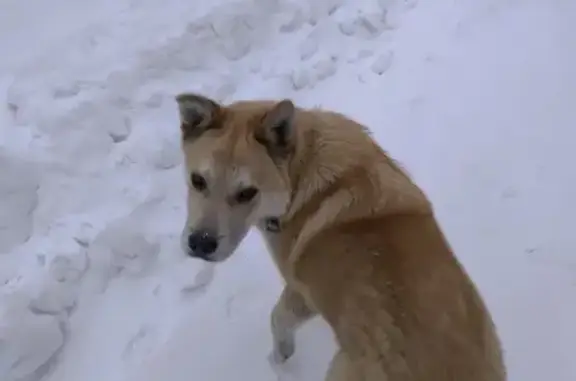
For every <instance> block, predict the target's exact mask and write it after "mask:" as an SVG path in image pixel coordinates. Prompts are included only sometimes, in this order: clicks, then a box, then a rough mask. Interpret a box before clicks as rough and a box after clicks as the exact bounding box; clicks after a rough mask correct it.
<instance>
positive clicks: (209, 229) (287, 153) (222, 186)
mask: <svg viewBox="0 0 576 381" xmlns="http://www.w3.org/2000/svg"><path fill="white" fill-rule="evenodd" d="M176 101H177V103H178V107H179V111H180V123H181V133H182V149H183V152H184V158H185V168H186V176H187V181H188V202H187V205H188V217H187V220H186V225H185V227H184V229H183V232H182V246H183V248H184V250H185V251H186V252H187V253H188V254H189V255H190V256H192V257H198V258H201V259H204V260H207V261H211V262H218V261H223V260H225V259H227V258H228V257H230V255H232V253H233V252H234V251H235V250H236V248H237V247H238V245H239V244H240V242H241V241H242V239H243V238H244V237H245V236H246V233H247V232H248V230H249V229H250V227H251V226H253V225H256V224H259V223H262V221H264V220H265V219H268V218H271V217H272V218H273V217H277V216H280V215H282V214H283V213H284V212H285V211H286V208H287V205H288V203H289V200H290V179H289V175H288V162H289V160H290V157H291V155H292V153H293V151H294V143H295V142H294V140H295V138H294V136H295V130H294V128H293V126H294V117H295V112H296V111H295V107H294V105H293V103H292V102H291V101H289V100H283V101H280V102H277V103H274V102H256V101H254V102H248V101H246V102H237V103H234V104H231V105H228V106H224V105H221V104H218V103H217V102H216V101H214V100H211V99H208V98H206V97H204V96H201V95H198V94H180V95H178V96H177V97H176Z"/></svg>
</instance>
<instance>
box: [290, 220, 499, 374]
mask: <svg viewBox="0 0 576 381" xmlns="http://www.w3.org/2000/svg"><path fill="white" fill-rule="evenodd" d="M295 270H296V275H297V277H298V279H299V280H300V281H301V282H302V283H303V284H305V285H306V288H307V289H308V291H309V295H310V298H311V299H312V300H313V301H314V304H315V307H316V308H317V310H318V311H319V312H320V314H322V316H323V317H324V318H325V319H326V320H327V321H328V323H329V324H330V325H331V326H332V328H333V330H334V332H335V334H336V338H337V341H338V343H339V345H340V348H341V350H342V352H343V355H340V358H341V360H336V361H348V362H351V364H350V365H348V366H349V367H352V369H350V370H348V371H349V372H351V373H350V378H347V379H349V380H362V379H365V380H393V381H437V380H467V381H487V380H491V381H501V380H504V379H505V377H504V372H503V364H502V359H501V354H500V346H499V343H498V340H497V338H496V336H495V332H494V327H493V325H492V322H491V319H490V317H489V315H488V313H487V311H486V309H485V307H484V304H483V302H482V300H481V299H480V297H479V295H478V293H477V291H476V289H475V287H474V285H473V284H472V283H471V282H470V280H469V279H468V277H467V276H466V275H465V273H464V272H463V270H462V268H461V267H460V265H459V264H458V262H457V261H456V259H455V258H454V257H453V255H452V254H451V252H450V250H449V248H448V245H447V243H446V242H445V240H444V238H443V235H442V233H441V231H440V230H439V228H438V226H437V224H436V222H435V219H434V217H433V216H432V215H431V214H426V213H412V214H410V213H407V214H398V215H389V216H382V217H369V218H366V219H364V220H361V221H355V222H350V223H345V224H342V225H336V226H334V227H332V228H329V229H326V230H325V231H323V232H321V233H320V234H318V235H317V236H315V237H314V238H313V239H311V240H310V242H309V244H308V245H307V247H306V250H305V252H304V253H303V254H302V256H301V259H300V261H299V262H298V264H297V266H296V267H295ZM342 359H343V360H342ZM340 366H342V365H340ZM341 372H342V370H341V371H340V372H339V373H341ZM360 375H363V377H364V378H361V376H360ZM340 376H342V375H340Z"/></svg>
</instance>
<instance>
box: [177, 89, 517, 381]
mask: <svg viewBox="0 0 576 381" xmlns="http://www.w3.org/2000/svg"><path fill="white" fill-rule="evenodd" d="M182 99H183V98H179V103H180V105H181V116H182V121H183V127H182V128H183V136H184V139H183V144H182V147H183V151H184V154H185V157H186V168H187V171H188V173H190V172H193V171H195V170H197V169H198V168H200V167H199V166H201V165H206V163H210V164H208V165H207V166H208V167H209V168H211V170H212V171H215V175H214V176H215V178H219V179H222V181H221V184H225V185H221V189H222V190H223V191H222V192H223V194H224V193H226V192H230V189H232V188H233V186H232V185H230V183H231V182H234V181H235V180H234V173H238V172H241V173H243V176H244V180H245V181H250V182H251V185H254V186H256V187H258V188H259V189H260V195H259V199H258V200H255V201H254V204H253V205H252V206H251V209H250V211H245V212H242V213H240V212H235V211H234V207H231V206H228V207H222V205H212V204H211V203H213V202H214V200H212V201H205V200H203V199H201V198H199V196H198V195H195V194H194V193H195V192H194V190H193V189H191V190H190V192H189V213H190V214H194V213H196V214H199V215H202V214H203V213H208V214H218V213H221V214H222V215H223V216H225V217H226V218H231V219H232V220H233V221H234V222H232V224H242V223H241V222H239V220H242V221H244V225H242V227H240V228H233V229H232V230H234V229H237V230H242V231H243V229H245V228H246V226H248V227H249V226H252V225H256V226H258V227H259V228H260V230H261V231H262V233H263V235H264V237H265V239H266V242H267V244H268V247H269V249H270V252H271V253H272V256H273V258H274V261H275V263H276V265H277V266H278V269H279V271H280V273H281V274H282V276H283V278H284V279H285V281H286V286H285V289H284V291H283V292H282V295H281V297H280V299H279V300H278V303H277V304H276V306H275V307H274V310H273V311H272V314H271V324H272V332H273V335H274V350H273V354H272V356H273V358H274V359H275V361H279V362H281V361H285V360H286V359H287V358H288V357H290V356H291V355H292V353H293V351H294V332H295V330H296V329H297V328H298V327H299V326H300V325H302V324H303V323H304V322H306V321H307V320H309V319H310V318H312V317H313V316H315V315H316V314H317V313H318V314H320V315H321V316H322V317H323V318H324V319H325V320H326V321H327V322H328V324H329V325H330V326H331V328H332V329H333V331H334V334H335V337H336V340H337V343H338V346H339V350H338V352H337V354H336V355H335V357H334V359H333V360H332V363H331V365H330V370H329V372H328V374H327V375H326V380H327V381H376V380H378V381H387V380H388V381H503V380H505V379H506V372H505V367H504V363H503V359H502V353H501V348H500V343H499V339H498V337H497V334H496V331H495V328H494V325H493V323H492V320H491V317H490V314H489V312H488V311H487V309H486V307H485V305H484V302H483V300H482V298H481V296H480V295H479V293H478V292H477V290H476V287H475V286H474V284H473V282H472V281H471V279H470V278H469V277H468V275H467V274H466V272H465V270H464V269H463V268H462V266H461V265H460V263H459V262H458V260H457V259H456V257H455V256H454V254H453V253H452V250H451V248H450V246H449V244H448V243H447V241H446V239H445V237H444V234H443V233H442V231H441V229H440V227H439V225H438V222H437V221H436V218H435V216H434V212H433V208H432V206H431V204H430V202H429V201H428V199H427V197H426V196H425V195H424V193H423V192H422V191H421V190H420V189H419V187H418V186H417V185H415V184H414V183H413V182H412V181H411V179H410V178H409V177H408V176H407V174H406V173H405V172H404V171H403V170H402V169H401V168H400V167H399V166H398V165H397V164H396V163H395V162H394V161H393V160H392V159H391V158H390V157H389V156H388V155H387V154H386V153H385V152H384V151H383V150H382V149H381V148H380V147H379V146H378V145H377V144H376V143H375V141H374V140H373V139H372V138H371V137H370V135H369V134H368V133H367V132H366V129H365V128H364V127H363V126H361V125H359V124H358V123H355V122H354V121H352V120H350V119H349V118H347V117H345V116H343V115H340V114H337V113H334V112H329V111H322V110H305V109H300V108H296V109H295V110H294V115H293V118H292V119H290V125H291V126H292V130H291V131H290V133H288V136H287V138H288V150H287V152H288V154H285V155H284V154H282V155H280V154H279V156H278V157H275V156H274V155H275V153H274V152H276V151H274V147H272V149H269V148H270V147H269V146H267V144H268V145H272V146H274V144H276V142H274V141H270V139H272V138H271V137H270V136H272V135H270V134H269V131H270V130H266V128H270V125H267V124H270V123H272V124H273V123H276V122H277V121H278V120H281V119H282V118H284V117H285V116H286V115H288V114H289V113H290V109H289V107H288V106H286V104H284V105H283V106H282V107H283V108H282V107H279V106H278V104H277V103H276V102H271V101H250V102H248V101H244V102H237V103H234V104H232V105H229V106H223V105H219V106H218V108H217V109H215V110H213V111H214V112H213V113H212V114H211V113H210V112H208V113H207V114H205V115H204V117H207V118H208V119H207V121H206V123H207V124H210V123H211V124H213V125H214V126H216V127H217V128H214V129H207V130H206V131H202V133H199V132H198V131H194V130H192V129H190V126H187V125H186V120H187V119H186V117H185V114H184V113H182V104H183V103H184V102H183V101H182ZM270 115H271V116H270ZM275 118H276V119H275ZM278 118H280V119H278ZM269 119H270V120H271V121H272V122H270V121H269ZM275 120H276V122H275ZM263 129H264V130H263ZM267 133H268V134H269V135H266V134H267ZM262 134H264V135H262ZM187 135H189V136H192V135H193V136H194V137H193V138H192V139H188V138H186V136H187ZM259 136H260V137H261V136H265V137H266V136H267V137H268V139H269V140H268V143H266V141H267V140H266V138H264V144H263V140H262V139H259V138H258V137H259ZM279 152H280V151H279ZM202 163H204V164H202ZM234 171H236V172H234ZM225 173H227V174H226V175H225ZM247 179H248V180H247ZM231 187H232V188H231ZM224 199H225V197H224V196H222V198H221V199H220V201H219V202H220V203H222V202H223V201H222V200H224ZM206 202H207V203H206ZM216 203H218V202H216ZM209 204H210V205H212V206H206V205H209ZM198 205H200V206H198ZM206 208H208V209H209V210H206ZM224 209H226V210H225V211H224ZM274 213H276V215H277V216H278V217H280V222H281V223H280V226H281V230H280V232H269V231H266V229H265V224H264V222H263V221H264V219H265V218H266V217H269V216H274ZM238 214H241V217H240V218H237V217H234V216H235V215H238ZM198 218H202V217H194V216H192V215H189V219H188V222H187V226H186V227H185V229H184V231H190V230H191V229H193V228H194V223H195V221H197V220H198ZM235 218H236V219H235ZM244 234H245V232H244ZM238 243H239V241H238V242H233V243H232V244H230V245H228V247H227V248H226V250H228V251H230V253H228V252H227V253H223V254H221V255H219V256H218V260H224V259H225V258H227V257H228V256H229V255H230V254H231V252H232V251H233V250H234V249H235V247H236V246H237V244H238Z"/></svg>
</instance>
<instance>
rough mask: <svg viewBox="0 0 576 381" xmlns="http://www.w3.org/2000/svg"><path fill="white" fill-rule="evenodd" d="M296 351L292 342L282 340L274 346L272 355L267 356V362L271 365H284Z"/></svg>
mask: <svg viewBox="0 0 576 381" xmlns="http://www.w3.org/2000/svg"><path fill="white" fill-rule="evenodd" d="M295 349H296V346H295V343H294V340H282V341H278V342H276V343H275V344H274V349H273V350H272V353H270V355H268V360H269V361H270V363H271V364H273V365H274V364H275V365H279V364H284V363H285V362H286V361H287V360H288V359H289V358H290V357H292V355H293V354H294V351H295Z"/></svg>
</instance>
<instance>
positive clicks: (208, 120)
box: [176, 93, 220, 140]
mask: <svg viewBox="0 0 576 381" xmlns="http://www.w3.org/2000/svg"><path fill="white" fill-rule="evenodd" d="M176 102H177V103H178V109H179V110H180V128H181V129H182V139H183V140H191V139H194V138H197V137H199V136H200V135H201V134H202V133H204V132H205V131H206V130H208V129H210V128H215V127H216V123H215V122H216V119H217V117H218V113H219V112H220V105H219V104H218V103H216V101H213V100H212V99H210V98H207V97H204V96H202V95H198V94H193V93H182V94H178V95H177V96H176Z"/></svg>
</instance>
